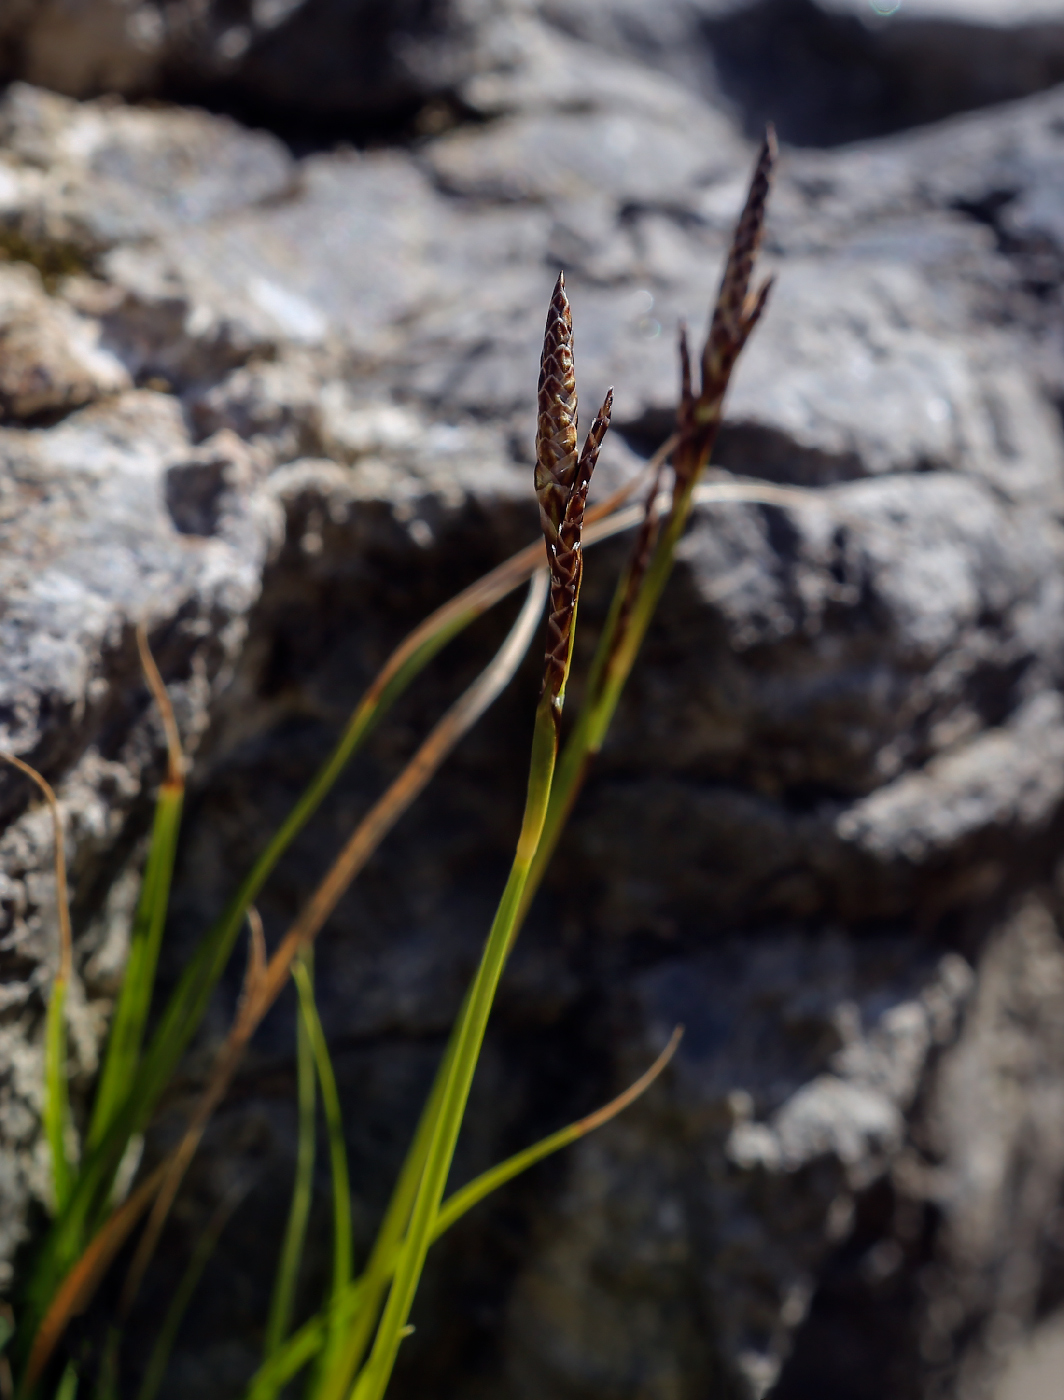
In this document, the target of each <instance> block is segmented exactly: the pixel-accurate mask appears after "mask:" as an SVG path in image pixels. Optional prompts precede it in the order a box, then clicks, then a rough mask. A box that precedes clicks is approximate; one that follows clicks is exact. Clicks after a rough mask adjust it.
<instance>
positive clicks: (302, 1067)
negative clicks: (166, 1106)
mask: <svg viewBox="0 0 1064 1400" xmlns="http://www.w3.org/2000/svg"><path fill="white" fill-rule="evenodd" d="M304 956H306V955H304ZM300 961H301V959H297V960H296V964H295V965H296V967H298V966H299V965H300ZM296 1102H297V1106H298V1114H299V1132H298V1138H297V1145H296V1170H295V1180H294V1182H293V1185H292V1204H291V1206H290V1207H289V1211H288V1224H287V1226H286V1227H285V1235H284V1242H283V1244H282V1246H281V1257H280V1260H279V1262H278V1265H277V1277H276V1280H275V1281H274V1286H273V1296H272V1298H271V1299H270V1311H269V1315H268V1317H267V1321H266V1337H265V1342H264V1346H263V1352H264V1357H265V1360H266V1361H268V1360H269V1359H270V1357H272V1356H273V1355H274V1354H275V1352H276V1351H277V1350H278V1348H279V1347H280V1346H281V1344H282V1342H283V1341H284V1339H285V1338H286V1337H287V1336H288V1331H289V1328H290V1327H291V1324H292V1306H293V1303H294V1301H295V1293H296V1284H297V1282H298V1279H299V1269H300V1265H301V1264H302V1261H303V1243H304V1241H305V1239H306V1234H307V1220H308V1219H309V1216H310V1205H311V1198H312V1196H313V1192H314V1156H315V1148H316V1145H317V1143H316V1138H317V1088H316V1082H315V1076H314V1048H313V1046H312V1044H311V1038H310V1029H309V1026H308V1024H307V1018H306V1016H305V1015H304V1014H303V1010H302V1006H300V1007H299V1009H298V1010H297V1013H296Z"/></svg>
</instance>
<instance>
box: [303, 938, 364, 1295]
mask: <svg viewBox="0 0 1064 1400" xmlns="http://www.w3.org/2000/svg"><path fill="white" fill-rule="evenodd" d="M313 966H314V964H313V950H312V949H311V948H309V947H308V948H306V949H304V951H303V952H302V953H301V954H300V955H299V957H298V958H296V960H295V963H294V964H293V966H292V976H293V978H294V979H295V984H296V989H297V990H298V992H299V1009H300V1014H301V1015H302V1017H303V1020H304V1021H305V1023H306V1027H307V1032H308V1034H309V1036H310V1044H311V1049H312V1051H313V1054H314V1064H315V1066H316V1068H317V1071H318V1083H319V1084H320V1085H321V1105H322V1110H323V1112H324V1114H325V1129H326V1133H327V1135H328V1139H329V1166H330V1170H331V1174H332V1188H333V1277H332V1291H331V1294H330V1298H331V1299H332V1300H333V1301H336V1300H337V1299H339V1297H340V1295H341V1294H342V1293H343V1291H344V1289H345V1288H346V1287H347V1285H348V1284H349V1283H350V1282H351V1245H352V1241H351V1182H350V1178H349V1175H348V1170H347V1148H346V1146H345V1145H344V1122H343V1111H342V1109H341V1108H340V1095H339V1093H338V1092H337V1089H336V1075H335V1073H334V1072H333V1067H332V1060H331V1058H330V1056H329V1047H328V1045H327V1043H326V1040H325V1032H324V1030H323V1029H322V1024H321V1017H320V1016H319V1015H318V1008H317V1006H316V1004H315V1001H314V981H313Z"/></svg>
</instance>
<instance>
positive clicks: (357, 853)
mask: <svg viewBox="0 0 1064 1400" xmlns="http://www.w3.org/2000/svg"><path fill="white" fill-rule="evenodd" d="M545 596H546V578H545V571H544V570H542V569H540V570H538V571H537V572H536V573H535V574H534V575H533V579H532V582H531V583H530V585H529V591H528V597H527V599H526V601H525V604H524V606H523V607H522V609H521V612H520V614H519V615H518V618H517V620H516V622H515V623H514V625H513V627H512V628H511V630H510V632H509V634H508V636H507V638H506V640H505V641H504V643H503V645H502V647H501V648H500V649H499V651H498V653H497V654H496V656H495V657H494V658H493V659H492V661H491V662H490V663H489V665H488V666H487V667H486V668H485V670H484V671H483V672H482V673H481V675H480V676H478V677H477V679H476V680H475V681H474V682H473V684H472V685H471V686H470V687H469V688H468V689H467V690H466V691H465V692H464V693H463V694H462V695H461V696H460V697H459V698H458V700H457V701H456V702H455V703H454V704H453V705H452V706H451V708H450V709H449V710H448V711H447V713H446V714H445V715H444V716H443V718H442V719H441V720H440V721H439V723H438V724H437V725H436V726H435V728H434V729H433V730H432V732H431V733H430V734H429V736H428V737H427V738H426V740H425V741H424V743H423V744H422V745H421V747H420V748H419V749H418V751H417V753H416V754H415V755H414V757H413V758H412V759H411V761H410V763H409V764H408V765H407V767H406V768H405V769H404V770H403V772H402V773H401V774H400V775H399V777H398V778H396V779H395V781H394V782H393V783H392V784H391V786H390V787H389V788H388V789H387V791H386V792H385V793H384V795H383V796H382V797H381V798H380V799H379V800H378V801H377V802H376V803H375V804H374V806H373V807H372V808H371V809H370V811H369V812H368V813H367V814H366V816H365V817H364V818H363V820H362V821H361V822H360V823H359V825H358V827H357V828H356V830H355V832H354V833H353V835H352V836H351V838H350V840H349V841H348V844H347V846H346V847H345V848H344V851H343V852H341V855H340V857H339V858H338V859H337V861H336V862H335V863H334V865H333V868H332V869H331V870H330V872H329V873H328V874H327V875H326V877H325V879H324V881H323V882H322V884H321V885H320V886H319V889H318V891H317V893H316V895H315V896H314V897H313V898H312V900H311V901H310V904H309V905H308V907H307V909H305V910H304V912H303V913H302V914H301V915H300V916H299V918H298V919H297V920H296V922H295V924H294V925H293V926H292V928H291V929H290V930H289V931H288V933H287V934H286V935H285V937H284V938H283V939H282V940H281V944H280V946H279V947H278V948H277V950H276V952H275V953H274V955H273V957H272V958H271V959H270V961H269V964H268V966H266V967H265V968H262V969H260V970H259V972H258V974H257V976H256V979H255V986H254V989H253V990H252V989H251V988H250V986H249V985H246V986H245V995H244V998H243V1000H242V1004H241V1010H240V1012H239V1014H238V1018H237V1023H236V1024H235V1025H234V1027H233V1029H232V1030H231V1031H230V1034H229V1037H228V1038H227V1040H226V1042H225V1044H224V1045H223V1047H222V1049H221V1051H220V1052H219V1055H218V1057H217V1059H216V1062H215V1065H214V1068H213V1070H212V1073H211V1078H210V1081H209V1083H208V1087H207V1089H206V1091H205V1093H204V1095H203V1096H202V1098H201V1100H200V1102H199V1104H198V1106H197V1109H196V1112H195V1114H194V1118H193V1121H192V1122H191V1123H190V1125H189V1128H188V1129H187V1130H186V1133H185V1136H184V1138H183V1139H182V1143H181V1145H180V1147H179V1149H178V1152H177V1153H176V1154H175V1156H174V1157H173V1158H172V1159H170V1160H169V1161H168V1163H167V1164H166V1167H167V1182H166V1186H165V1188H163V1189H162V1190H160V1192H159V1199H158V1201H157V1202H156V1206H155V1209H154V1210H153V1212H152V1220H151V1221H150V1222H149V1226H148V1228H147V1230H146V1231H145V1234H144V1237H143V1238H142V1240H141V1241H140V1244H139V1245H138V1250H137V1254H136V1256H135V1258H134V1261H133V1265H132V1266H131V1269H130V1274H129V1277H128V1278H127V1281H126V1287H125V1290H124V1304H123V1305H124V1307H126V1308H128V1307H129V1306H130V1305H131V1303H132V1299H133V1297H134V1296H135V1294H136V1290H137V1287H139V1282H140V1277H141V1276H142V1274H143V1269H144V1268H145V1267H146V1265H147V1260H148V1258H149V1257H150V1255H151V1252H152V1250H153V1249H154V1244H155V1240H156V1239H157V1238H158V1234H159V1231H160V1230H161V1228H162V1224H163V1222H164V1221H165V1218H166V1215H167V1213H168V1211H169V1208H170V1205H171V1203H172V1201H173V1197H174V1195H175V1194H176V1191H177V1187H178V1185H179V1184H180V1181H181V1179H182V1177H183V1175H184V1172H185V1170H186V1169H187V1166H188V1163H189V1162H190V1161H191V1159H192V1156H193V1154H194V1152H195V1150H196V1147H197V1146H198V1144H199V1140H200V1138H201V1136H202V1133H203V1131H204V1129H205V1127H206V1124H207V1122H208V1120H209V1118H210V1115H211V1114H212V1113H213V1111H214V1108H215V1107H216V1106H217V1104H218V1103H219V1102H220V1101H221V1098H222V1097H223V1096H224V1094H225V1092H226V1090H227V1089H228V1086H229V1083H230V1081H231V1079H232V1075H233V1073H234V1072H235V1070H236V1067H237V1065H238V1064H239V1062H240V1059H241V1057H242V1055H243V1052H244V1048H245V1046H246V1044H247V1041H248V1039H250V1037H251V1035H252V1034H253V1032H254V1030H255V1028H256V1027H257V1026H258V1024H259V1022H260V1021H261V1019H262V1017H263V1016H264V1015H265V1014H266V1012H267V1011H268V1010H269V1008H270V1007H271V1006H272V1005H273V1003H274V1001H275V1000H276V999H277V996H278V995H279V994H280V991H281V989H282V988H283V986H284V984H285V982H286V981H287V979H288V977H289V975H290V973H291V969H292V963H293V960H294V959H295V957H296V956H297V955H298V953H299V952H300V951H301V949H303V948H304V947H306V946H307V945H308V944H309V943H310V942H311V941H312V940H313V938H314V937H315V936H316V934H317V932H318V930H319V929H320V928H321V926H322V924H323V923H324V922H325V920H326V919H327V918H328V916H329V914H330V913H331V912H332V910H333V909H334V908H335V906H336V902H337V901H338V900H339V899H340V897H341V896H342V894H343V892H344V890H345V889H346V888H347V887H348V885H349V884H350V882H351V880H352V879H353V878H354V877H355V875H356V874H357V873H358V871H359V870H360V869H361V868H362V866H363V865H364V864H365V862H366V861H367V860H368V859H369V857H370V856H371V855H372V853H373V851H374V850H376V848H377V846H378V845H379V844H380V842H381V841H382V840H383V838H384V837H385V836H386V835H387V833H388V832H389V831H390V830H391V828H392V827H393V826H394V825H395V823H396V822H397V821H398V820H399V818H400V817H401V816H402V814H403V813H404V812H405V811H406V810H407V808H408V807H409V806H410V804H411V802H413V801H414V799H415V798H416V797H417V796H418V794H419V793H420V792H422V791H423V789H424V788H425V786H426V785H427V783H428V782H429V781H430V779H431V778H432V776H433V774H434V773H435V772H436V771H437V769H438V768H439V766H440V764H441V763H442V762H443V761H444V759H445V758H446V757H447V755H448V754H449V753H450V752H451V750H452V749H453V748H454V746H455V744H457V743H458V741H459V740H460V739H461V738H462V736H463V735H464V734H466V733H467V732H468V730H469V729H470V728H471V727H472V726H473V725H474V724H475V723H476V721H477V720H478V719H479V718H480V716H481V715H482V714H483V713H484V711H485V710H486V709H487V708H488V706H489V705H490V704H492V702H493V701H494V700H495V699H496V698H497V697H498V696H499V694H500V693H501V692H502V690H503V689H504V688H505V686H506V685H507V684H508V682H509V681H510V679H511V678H512V676H513V674H514V672H515V671H516V669H517V667H518V665H519V664H520V661H521V658H522V657H523V656H524V654H525V651H526V650H527V648H528V645H529V642H530V641H531V639H532V635H533V632H534V631H535V627H536V623H537V622H538V619H539V616H540V614H541V612H542V609H543V602H544V598H545ZM249 912H250V911H249ZM249 972H250V969H249ZM127 1111H128V1103H127V1105H126V1106H124V1107H123V1109H122V1110H120V1113H119V1115H118V1120H117V1121H116V1124H113V1125H112V1127H111V1129H110V1130H109V1131H108V1134H107V1137H106V1138H105V1142H104V1144H101V1147H100V1148H98V1149H97V1153H98V1154H99V1153H101V1152H102V1151H103V1150H104V1148H105V1147H106V1144H107V1142H108V1141H109V1140H110V1139H111V1138H112V1137H113V1136H114V1135H115V1133H116V1131H117V1129H118V1127H120V1126H121V1125H122V1120H123V1115H125V1114H126V1113H127ZM83 1176H84V1173H83ZM79 1185H80V1183H79ZM88 1199H89V1198H88V1196H87V1195H86V1194H84V1193H83V1194H82V1195H81V1196H80V1197H79V1196H78V1194H77V1192H75V1196H74V1198H73V1199H72V1202H71V1205H70V1206H69V1207H68V1210H67V1214H66V1217H65V1219H64V1220H61V1221H60V1222H59V1225H60V1226H61V1227H64V1228H63V1229H59V1230H57V1231H55V1232H53V1235H52V1237H51V1240H50V1242H49V1247H48V1252H47V1254H46V1257H45V1259H44V1260H43V1261H42V1262H41V1263H40V1264H39V1265H38V1269H37V1272H36V1274H35V1276H34V1278H33V1280H32V1281H31V1292H30V1301H31V1304H32V1305H33V1306H32V1308H31V1310H30V1313H29V1325H28V1326H27V1328H26V1331H25V1333H24V1335H25V1337H26V1350H27V1351H29V1350H31V1349H36V1347H37V1336H38V1332H39V1329H40V1327H41V1326H42V1324H41V1323H40V1322H39V1321H38V1319H39V1318H45V1317H49V1316H51V1309H52V1305H53V1301H54V1299H55V1298H56V1297H58V1296H59V1295H60V1294H61V1293H62V1292H63V1290H64V1289H65V1288H66V1286H67V1285H66V1279H67V1278H69V1277H70V1276H71V1274H72V1273H75V1272H76V1271H77V1269H78V1267H79V1261H80V1258H81V1247H80V1246H79V1247H78V1249H77V1250H76V1251H74V1253H73V1254H72V1256H71V1258H70V1259H68V1260H67V1262H66V1265H65V1267H64V1268H62V1269H60V1264H61V1262H62V1260H63V1259H64V1257H65V1255H64V1254H63V1252H62V1251H63V1250H71V1249H73V1245H74V1242H75V1241H76V1240H77V1239H78V1238H80V1235H79V1233H78V1232H79V1231H80V1230H82V1229H84V1228H85V1227H86V1221H85V1219H84V1216H82V1218H81V1220H80V1223H79V1221H78V1220H77V1218H76V1215H77V1211H78V1210H83V1211H84V1209H85V1208H86V1201H87V1200H88ZM405 1226H406V1221H405V1219H404V1220H403V1222H402V1225H401V1227H400V1228H401V1229H405ZM96 1281H98V1280H96ZM94 1286H95V1284H94ZM63 1325H64V1326H65V1321H64V1323H63ZM49 1345H50V1346H54V1340H53V1341H52V1342H51V1343H50V1344H49Z"/></svg>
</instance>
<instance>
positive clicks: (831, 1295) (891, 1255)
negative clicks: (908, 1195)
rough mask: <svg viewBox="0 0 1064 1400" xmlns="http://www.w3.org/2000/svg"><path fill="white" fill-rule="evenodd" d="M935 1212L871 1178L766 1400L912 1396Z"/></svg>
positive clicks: (900, 1399) (905, 1399) (917, 1386)
mask: <svg viewBox="0 0 1064 1400" xmlns="http://www.w3.org/2000/svg"><path fill="white" fill-rule="evenodd" d="M938 1223H939V1217H938V1212H937V1211H936V1210H935V1209H934V1208H933V1207H932V1206H928V1205H924V1204H919V1205H918V1204H916V1203H915V1202H908V1201H899V1200H898V1198H897V1196H896V1195H895V1192H894V1190H893V1188H892V1187H891V1185H890V1182H889V1181H887V1180H883V1181H879V1182H877V1183H876V1184H875V1185H874V1186H872V1187H871V1188H870V1189H869V1190H868V1191H867V1192H866V1193H865V1194H864V1195H863V1196H861V1197H860V1198H859V1199H858V1201H857V1202H856V1210H855V1219H854V1227H853V1230H852V1232H851V1235H850V1238H849V1239H848V1240H847V1241H846V1242H845V1244H843V1245H842V1246H841V1247H840V1248H839V1249H838V1251H837V1252H836V1253H835V1256H834V1257H833V1259H832V1260H831V1261H830V1262H829V1264H828V1265H827V1266H826V1268H825V1270H824V1272H823V1274H822V1276H821V1281H820V1286H819V1287H818V1288H817V1291H816V1294H815V1295H814V1297H813V1302H812V1305H811V1307H810V1310H809V1316H808V1318H807V1319H806V1321H805V1323H804V1324H803V1326H802V1328H801V1330H800V1331H799V1333H798V1335H797V1338H796V1340H795V1345H794V1350H793V1351H792V1352H791V1355H790V1358H789V1359H788V1360H787V1362H786V1363H785V1365H784V1368H783V1374H782V1375H781V1376H780V1379H779V1381H778V1382H777V1384H776V1386H775V1387H774V1389H773V1390H772V1391H770V1393H769V1395H770V1400H814V1397H816V1400H916V1398H917V1397H918V1396H919V1395H920V1393H921V1369H922V1368H921V1362H920V1357H919V1338H918V1334H917V1333H918V1329H917V1322H916V1319H917V1317H918V1316H919V1312H920V1306H919V1305H920V1301H921V1291H920V1269H921V1267H922V1266H923V1265H925V1264H926V1263H927V1262H928V1260H929V1259H930V1258H931V1257H932V1254H933V1248H934V1240H935V1234H936V1227H937V1225H938Z"/></svg>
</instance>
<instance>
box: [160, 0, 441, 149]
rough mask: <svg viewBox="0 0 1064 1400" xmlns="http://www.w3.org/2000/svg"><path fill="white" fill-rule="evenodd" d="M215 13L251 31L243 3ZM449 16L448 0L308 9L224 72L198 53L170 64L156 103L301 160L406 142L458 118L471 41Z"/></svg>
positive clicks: (264, 34)
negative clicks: (233, 124)
mask: <svg viewBox="0 0 1064 1400" xmlns="http://www.w3.org/2000/svg"><path fill="white" fill-rule="evenodd" d="M217 9H218V10H219V11H222V10H228V11H231V12H232V13H227V14H226V15H225V16H224V18H225V19H226V20H227V23H228V24H229V25H231V26H236V25H239V24H247V23H248V22H249V19H250V13H251V11H250V3H249V0H236V2H235V3H232V4H230V5H229V6H227V7H226V6H218V7H217ZM450 12H451V4H450V0H304V3H303V4H301V5H300V6H299V7H298V8H296V9H294V10H293V12H292V14H291V16H290V17H289V18H288V19H287V20H286V21H284V22H283V23H281V24H279V25H277V26H276V27H275V28H272V29H269V30H266V31H263V30H258V31H255V30H254V28H253V29H252V32H253V38H252V40H251V43H250V46H249V48H248V50H247V52H246V53H245V54H244V55H243V56H242V57H241V58H240V59H239V60H237V61H235V62H233V63H232V64H231V65H227V66H226V67H225V68H219V67H218V66H217V65H216V64H212V63H208V62H205V61H204V55H203V54H202V53H200V52H197V51H196V49H195V48H190V49H189V50H187V51H186V52H185V53H184V54H180V55H178V56H176V57H175V59H174V60H173V61H171V63H170V64H169V65H168V66H167V67H166V69H165V70H164V72H163V74H162V82H161V92H160V93H159V95H160V96H162V97H165V98H167V99H169V100H172V101H177V102H195V103H198V104H199V105H201V106H204V107H207V108H208V109H209V110H213V111H217V112H224V113H227V114H228V115H230V116H233V117H236V118H237V119H238V120H240V121H242V122H244V123H245V124H247V125H252V126H260V127H265V128H266V129H268V130H271V131H273V132H275V133H276V134H277V135H279V136H280V137H281V138H282V139H284V140H286V141H287V142H288V143H289V144H290V145H292V146H293V147H295V148H296V150H297V151H300V152H301V151H306V150H310V149H314V148H317V147H322V146H329V145H331V144H334V143H335V142H337V141H343V140H346V141H351V142H354V143H356V144H375V143H378V142H393V141H397V140H400V141H401V140H404V139H409V138H410V137H412V136H415V135H417V134H418V132H419V130H420V129H421V128H422V127H423V126H424V125H426V124H428V125H430V126H432V127H437V126H442V125H449V124H451V123H452V122H454V121H456V120H459V119H460V118H461V115H462V113H461V109H460V106H459V104H457V103H456V102H455V101H454V98H453V92H454V89H455V87H456V86H457V83H458V81H459V79H460V77H461V76H462V73H461V70H462V60H463V55H464V52H465V49H466V45H467V42H468V35H467V34H466V33H465V31H464V30H462V29H461V28H460V27H459V26H457V25H456V24H455V23H454V21H453V19H452V16H451V13H450ZM222 18H223V15H222V14H218V18H217V21H216V25H217V27H221V20H222ZM426 109H431V110H429V111H428V113H427V115H426V116H425V117H424V119H423V116H422V114H423V113H425V112H426Z"/></svg>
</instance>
